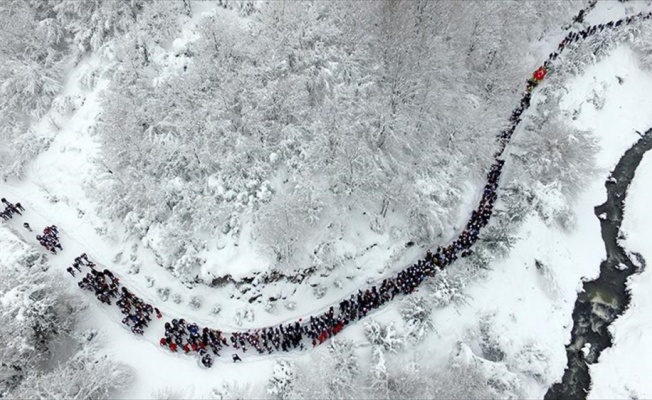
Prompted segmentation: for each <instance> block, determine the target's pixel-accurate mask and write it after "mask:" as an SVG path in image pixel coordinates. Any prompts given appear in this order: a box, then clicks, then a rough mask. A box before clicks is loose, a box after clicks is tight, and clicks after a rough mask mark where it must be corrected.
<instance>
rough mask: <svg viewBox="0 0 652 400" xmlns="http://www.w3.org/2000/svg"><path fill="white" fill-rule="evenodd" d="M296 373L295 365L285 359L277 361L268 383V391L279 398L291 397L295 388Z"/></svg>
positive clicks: (281, 399) (280, 399)
mask: <svg viewBox="0 0 652 400" xmlns="http://www.w3.org/2000/svg"><path fill="white" fill-rule="evenodd" d="M294 375H295V372H294V365H292V364H291V363H290V362H289V361H285V360H279V361H277V362H276V364H274V370H273V372H272V377H271V378H270V380H269V382H268V385H267V393H268V394H269V395H271V396H272V397H273V398H275V399H279V400H283V399H287V398H289V396H290V394H291V392H292V390H293V389H292V386H293V385H294V381H293V379H294Z"/></svg>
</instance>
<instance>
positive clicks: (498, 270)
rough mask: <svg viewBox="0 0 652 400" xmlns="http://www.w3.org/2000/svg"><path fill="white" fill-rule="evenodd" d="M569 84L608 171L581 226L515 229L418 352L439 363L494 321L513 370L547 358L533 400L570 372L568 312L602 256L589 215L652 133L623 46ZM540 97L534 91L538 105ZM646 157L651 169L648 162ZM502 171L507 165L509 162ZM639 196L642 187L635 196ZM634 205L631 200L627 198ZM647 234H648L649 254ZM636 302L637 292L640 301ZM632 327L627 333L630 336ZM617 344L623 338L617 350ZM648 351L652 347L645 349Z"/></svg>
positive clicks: (531, 386)
mask: <svg viewBox="0 0 652 400" xmlns="http://www.w3.org/2000/svg"><path fill="white" fill-rule="evenodd" d="M615 75H619V76H621V77H624V78H625V80H624V83H623V84H622V85H621V84H619V83H618V81H617V79H616V77H615ZM599 85H603V87H604V93H603V94H602V96H603V97H604V98H605V99H606V102H605V105H604V107H603V108H602V109H601V110H596V109H595V108H593V107H590V106H588V105H587V104H586V103H585V102H586V99H589V98H591V97H592V96H593V90H594V88H595V87H596V86H599ZM566 88H567V91H566V93H567V95H566V96H564V97H563V98H562V103H561V105H562V107H563V109H564V110H566V111H567V112H568V113H569V114H571V113H572V112H573V110H576V109H580V108H581V112H580V113H579V116H578V117H577V119H576V120H575V121H573V124H574V125H575V126H576V127H577V128H580V129H590V130H592V131H593V132H594V134H595V136H596V137H597V138H598V139H599V143H600V147H601V151H600V154H599V156H598V162H599V167H600V168H601V170H602V171H601V173H600V174H599V175H598V176H597V177H596V178H594V179H593V180H592V181H591V182H590V185H589V187H588V189H587V190H586V191H585V192H584V193H583V194H582V195H581V196H580V198H579V199H578V201H577V202H576V203H575V204H574V205H573V210H574V212H575V213H576V217H577V221H576V223H575V226H576V228H575V229H574V230H573V231H572V232H564V231H562V230H561V229H559V228H558V227H555V226H547V225H546V224H545V223H544V222H543V221H542V220H541V219H539V218H538V217H536V216H532V217H530V218H529V220H528V221H527V222H526V223H525V224H524V225H523V227H522V229H521V230H520V232H518V234H517V236H518V237H519V238H520V240H519V242H518V243H517V244H516V246H515V248H514V249H513V250H512V251H511V254H510V256H509V257H508V259H506V260H503V261H501V262H497V263H495V264H494V265H492V271H491V272H490V273H489V276H488V277H487V279H486V280H484V281H482V282H479V283H478V284H477V285H474V286H473V287H470V288H467V289H468V294H469V295H470V300H469V303H468V305H465V306H462V307H449V308H445V309H442V310H439V311H436V312H435V316H434V322H435V327H436V330H437V333H436V335H435V337H436V339H433V340H436V343H437V344H436V346H434V345H433V344H432V343H429V344H428V345H427V346H422V347H424V348H423V349H422V350H424V351H427V352H428V354H430V353H432V356H431V357H430V359H432V363H433V364H434V365H442V364H444V363H445V360H446V359H447V358H448V357H449V355H450V354H451V352H453V351H454V349H455V346H456V344H457V343H458V342H459V340H460V338H465V337H467V338H468V337H469V332H471V335H472V337H471V339H469V340H471V341H474V340H475V341H478V340H479V339H478V338H477V337H475V338H473V335H476V336H477V333H473V332H477V329H478V327H477V325H478V321H479V320H482V319H485V320H488V321H489V323H490V330H491V333H492V336H493V337H494V338H495V339H496V340H497V342H498V344H499V348H500V349H501V350H502V351H503V352H504V353H505V362H507V363H508V364H510V363H512V362H513V363H514V364H513V365H512V368H515V369H519V368H522V366H519V363H518V362H516V360H521V359H522V357H523V353H524V352H526V351H528V349H530V348H534V349H535V350H538V351H536V352H534V353H535V354H537V353H540V354H543V355H545V358H542V359H539V360H538V361H537V362H538V363H540V364H541V365H539V366H538V369H539V370H540V373H539V374H538V375H539V376H538V377H537V378H532V379H529V380H528V379H527V376H528V374H530V373H531V372H528V371H525V372H524V375H525V377H526V379H525V382H526V388H525V389H526V393H527V397H532V398H541V397H543V395H544V394H545V392H546V391H547V389H548V387H549V386H550V385H551V384H552V383H554V381H556V380H558V379H561V376H562V374H563V371H564V369H565V367H566V349H565V347H564V345H565V344H566V343H568V342H569V340H570V331H571V329H572V326H573V321H572V317H571V315H572V310H573V306H574V303H575V299H576V297H577V292H578V291H579V290H581V288H582V281H583V280H586V279H591V278H595V277H597V275H598V274H599V266H600V263H601V261H602V260H603V259H604V257H605V250H604V243H603V242H602V238H601V234H600V224H599V220H598V219H597V218H596V216H595V214H594V212H593V211H594V210H593V209H594V207H595V206H596V205H599V204H602V203H603V202H604V201H605V200H606V191H605V189H604V181H605V180H606V179H607V178H608V176H609V171H610V170H611V169H612V168H613V167H614V166H615V164H616V163H617V162H618V160H619V159H620V157H621V156H622V154H623V153H624V152H625V150H627V149H628V148H629V147H630V146H631V145H632V144H633V143H634V142H635V141H636V140H638V139H639V136H638V135H637V134H636V133H635V132H634V131H635V130H639V131H646V130H647V129H648V128H649V127H652V114H650V113H645V112H641V110H650V109H652V97H650V96H649V93H652V74H651V73H650V72H648V71H642V70H640V69H639V67H638V64H637V62H636V61H635V55H634V54H633V53H632V51H631V50H630V49H629V48H628V47H627V46H621V47H619V48H617V49H616V50H615V51H614V52H613V53H612V54H611V55H610V56H609V57H607V58H606V59H604V60H602V61H600V62H599V63H597V64H595V65H593V66H591V67H589V68H587V70H586V73H585V74H583V75H581V76H578V77H575V78H572V79H569V80H568V82H567V84H566ZM535 98H536V94H535V96H534V98H533V100H534V99H535ZM569 119H570V117H569ZM517 134H519V133H517ZM521 134H522V133H521ZM646 157H647V159H648V163H649V159H650V158H652V157H650V156H649V155H648V156H646ZM506 166H509V158H508V160H507V164H506ZM648 168H649V167H648ZM637 177H638V173H637ZM638 182H639V183H638V185H639V186H643V183H642V182H643V180H641V179H640V178H639V181H638ZM648 182H649V181H648ZM648 187H649V185H648ZM634 190H636V189H632V190H631V191H632V192H634ZM647 190H649V189H647ZM640 199H641V200H639V201H640V202H641V204H640V207H641V209H640V210H639V209H638V208H637V209H636V211H635V213H636V215H642V214H643V212H644V210H643V209H642V207H643V204H645V201H644V200H642V199H647V200H648V203H649V199H650V196H649V193H648V196H647V197H645V196H643V195H640ZM632 201H634V200H630V202H632ZM648 216H649V213H648ZM632 220H633V219H632ZM640 222H641V223H640V225H637V227H639V228H644V227H646V226H650V224H649V222H650V221H648V220H640ZM646 222H647V224H646ZM629 224H630V225H628V226H630V227H629V228H626V229H630V230H631V231H632V234H630V235H628V239H627V241H628V243H632V242H631V240H632V239H630V238H632V237H636V238H637V239H636V240H637V241H636V242H635V243H636V244H637V245H638V247H632V249H633V250H635V251H639V250H640V249H644V248H646V247H645V243H646V241H645V240H646V239H645V236H641V235H638V236H637V235H636V234H635V233H634V232H633V231H634V228H633V227H631V222H629ZM635 232H640V230H638V231H635ZM639 237H640V239H639ZM649 238H650V237H649V235H648V236H647V243H648V246H647V248H648V249H649V248H650V247H649ZM632 244H633V243H632ZM535 261H539V262H540V263H542V264H544V265H545V266H547V267H548V268H549V269H550V273H548V274H542V273H540V272H538V271H537V268H536V266H535ZM453 268H455V267H454V266H453ZM635 279H638V278H635ZM635 279H634V281H636V280H635ZM645 284H648V286H647V288H648V290H647V292H648V293H649V292H650V288H652V287H651V286H649V284H650V283H649V282H647V281H645V282H640V283H639V285H640V286H639V287H641V288H642V287H645ZM640 291H641V292H643V291H644V290H643V289H640ZM636 296H637V293H636V292H635V293H634V298H635V299H636ZM648 297H649V295H648ZM635 302H636V301H635ZM648 314H649V311H648V313H647V314H645V313H644V312H641V314H640V315H639V316H638V318H636V319H637V320H641V319H644V318H643V317H642V316H643V315H648ZM639 324H641V322H639ZM642 324H643V325H639V326H640V329H639V328H636V329H634V330H633V332H634V333H632V335H633V336H634V337H638V336H644V335H642V333H641V332H643V331H644V330H645V329H648V328H649V326H648V325H649V324H647V323H642ZM627 329H628V328H623V330H625V331H626V330H627ZM617 331H618V330H617ZM628 336H629V335H628ZM618 343H619V341H618V340H617V345H618ZM647 349H649V350H652V346H650V344H649V343H648V344H647ZM474 351H476V352H477V353H481V349H479V348H477V347H476V348H474ZM607 354H611V353H610V351H606V352H605V353H604V355H603V356H602V359H605V358H606V357H607ZM645 354H646V355H649V354H648V353H645ZM602 359H601V360H602ZM649 359H650V358H649V357H647V358H645V360H649ZM512 360H513V361H512ZM629 361H630V362H629V364H628V368H629V370H631V369H637V371H638V373H637V374H636V375H633V378H632V379H634V380H635V381H640V380H641V379H643V377H645V376H646V372H649V371H650V370H651V369H650V365H649V362H648V364H647V366H648V367H647V368H639V367H637V365H641V360H640V359H638V357H637V359H636V361H633V360H632V359H629ZM624 363H625V362H623V364H624ZM600 365H601V363H600V364H598V367H593V369H592V371H600V369H599V368H600V367H599V366H600ZM615 368H618V367H615ZM629 370H625V369H623V370H621V371H629ZM608 371H609V372H603V373H600V374H599V378H598V377H596V378H597V380H599V381H601V382H602V383H603V384H605V385H608V384H609V383H608V382H620V383H619V386H620V387H622V385H626V384H627V383H626V382H628V380H627V379H626V377H625V375H627V373H628V372H621V373H619V374H618V377H616V376H614V375H613V371H614V369H612V368H611V367H609V369H608ZM596 373H597V372H596ZM643 381H644V379H643ZM596 393H597V394H596V396H595V398H622V397H625V395H623V393H624V392H622V391H620V392H615V391H600V392H596ZM639 393H640V397H641V398H645V397H646V396H645V394H647V397H650V392H649V390H648V391H643V390H642V389H641V390H640V392H639Z"/></svg>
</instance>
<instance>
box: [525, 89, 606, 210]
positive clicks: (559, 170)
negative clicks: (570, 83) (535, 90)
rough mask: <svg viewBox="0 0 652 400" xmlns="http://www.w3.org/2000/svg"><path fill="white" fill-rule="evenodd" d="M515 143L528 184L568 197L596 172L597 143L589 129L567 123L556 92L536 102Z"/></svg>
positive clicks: (570, 198)
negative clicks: (580, 128)
mask: <svg viewBox="0 0 652 400" xmlns="http://www.w3.org/2000/svg"><path fill="white" fill-rule="evenodd" d="M514 145H515V147H516V148H517V149H518V151H516V152H514V156H515V159H516V160H517V161H518V164H519V166H520V167H521V168H522V169H523V170H524V171H525V173H526V174H527V176H528V178H529V180H530V182H531V184H534V183H539V184H541V185H543V186H544V187H550V186H552V187H555V188H556V189H557V190H558V191H559V192H560V193H561V194H562V195H563V196H564V197H565V198H566V199H567V200H569V201H572V200H574V199H575V198H576V197H577V196H578V195H579V194H580V193H581V192H582V190H583V189H584V188H585V185H586V182H588V181H589V179H588V178H590V177H592V176H594V175H595V174H596V172H597V167H596V160H595V157H596V155H597V152H598V150H599V146H598V143H597V141H596V139H595V137H594V136H593V134H592V133H591V132H588V131H583V130H579V129H576V128H573V127H571V126H570V125H568V122H567V121H566V119H565V118H564V117H563V116H562V115H561V111H560V109H559V94H553V93H551V94H549V95H548V96H547V97H546V100H545V101H543V102H541V103H539V104H538V105H537V113H536V114H533V115H532V116H531V117H530V118H529V119H528V120H527V122H526V125H525V129H524V131H523V132H522V133H520V134H518V135H516V136H515V138H514Z"/></svg>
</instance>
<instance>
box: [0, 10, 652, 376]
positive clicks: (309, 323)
mask: <svg viewBox="0 0 652 400" xmlns="http://www.w3.org/2000/svg"><path fill="white" fill-rule="evenodd" d="M594 5H595V3H591V4H590V6H589V7H593V6H594ZM584 16H585V13H584V12H583V11H581V12H580V14H578V17H576V18H575V22H578V23H581V22H582V21H583V19H584ZM636 19H652V13H647V14H643V13H639V14H638V15H636V16H631V17H627V18H624V19H621V20H618V21H612V22H609V23H606V24H599V25H594V26H590V27H587V28H585V29H583V30H581V31H578V32H571V33H569V34H568V35H567V36H566V37H565V38H564V39H563V40H562V42H561V43H560V44H559V46H558V48H557V51H556V52H553V53H550V55H549V57H548V59H547V60H546V61H545V62H544V64H543V65H542V66H541V67H540V68H539V69H538V70H537V71H535V74H534V76H533V78H532V79H529V80H528V81H527V84H526V87H525V92H524V94H523V97H522V98H521V101H520V103H519V105H518V106H517V107H516V108H515V109H514V110H513V111H512V114H511V116H510V118H509V126H508V128H507V129H505V130H503V131H502V132H501V133H500V134H499V136H498V143H499V150H498V151H497V152H496V154H495V162H494V164H493V165H492V166H491V167H490V169H489V172H488V173H487V176H486V178H487V180H486V182H487V183H486V184H485V186H484V188H483V192H482V197H481V200H480V202H479V205H478V207H477V208H476V209H475V210H473V211H472V213H471V216H470V219H469V221H468V223H467V224H466V226H465V228H464V230H463V231H462V232H461V233H460V235H459V236H458V237H457V238H456V239H455V240H454V241H453V242H452V243H450V244H449V245H448V246H445V247H438V248H437V250H436V251H435V252H434V253H432V252H430V251H428V252H426V255H425V258H424V259H422V260H419V261H417V262H416V263H415V264H413V265H411V266H409V267H408V268H406V269H404V270H402V271H400V272H398V273H397V274H396V275H395V276H393V277H389V278H386V279H384V280H383V281H382V282H381V283H380V284H379V285H377V286H372V287H371V288H368V289H366V290H364V291H363V290H358V292H357V293H356V294H352V295H351V296H350V298H348V299H344V300H342V301H341V302H340V303H339V305H338V308H337V309H335V307H334V306H331V307H330V308H329V309H328V311H326V312H324V313H322V314H320V315H317V316H310V317H309V319H308V320H305V321H304V320H302V319H299V320H298V321H295V322H292V323H288V324H281V325H279V326H277V327H266V328H262V329H255V330H248V331H245V332H232V333H224V332H222V331H220V330H217V329H211V328H208V327H203V328H202V327H200V326H199V325H197V324H196V323H192V322H186V321H185V320H183V319H178V320H177V319H173V320H172V321H171V322H167V323H165V332H164V335H163V337H162V338H161V339H160V341H159V344H160V346H161V347H165V348H167V349H169V350H170V351H172V352H183V353H186V354H189V353H196V354H197V355H199V357H200V361H201V363H202V365H203V366H205V367H207V368H210V367H211V366H212V365H213V356H216V357H219V356H220V353H221V352H223V351H224V350H225V348H227V347H228V348H230V349H232V351H236V350H237V351H241V352H242V353H245V352H246V351H247V350H248V349H253V351H255V352H257V353H259V354H271V353H274V352H280V351H283V352H288V351H290V350H292V349H300V350H304V349H306V348H307V346H309V345H310V344H311V345H312V346H313V347H314V346H317V345H319V344H321V343H323V342H324V341H326V340H328V339H329V338H330V337H332V336H334V335H337V334H338V333H339V332H340V331H342V329H344V327H345V326H346V325H348V324H350V323H351V322H353V321H356V320H359V319H361V318H364V317H365V316H367V314H369V312H371V311H372V310H373V309H377V308H379V307H381V306H382V305H384V304H385V303H387V302H389V301H391V300H393V299H394V298H395V296H396V295H399V294H403V295H407V294H410V293H412V292H414V290H416V288H418V287H419V285H421V283H422V282H423V281H424V280H425V279H426V278H427V277H431V276H434V275H435V273H436V272H437V269H443V268H445V267H446V266H448V265H450V264H451V263H453V262H454V261H455V260H457V259H458V258H459V257H467V256H469V255H470V254H472V247H473V245H474V244H475V243H476V242H477V241H478V239H479V234H480V231H481V229H482V228H483V227H485V226H486V225H487V224H488V223H489V219H490V217H491V215H492V213H493V209H494V204H495V202H496V200H497V198H498V195H497V189H498V183H499V180H500V177H501V173H502V169H503V166H504V160H503V159H501V157H502V155H503V153H504V150H505V148H506V145H507V144H508V143H509V141H510V140H511V138H512V136H513V134H514V132H515V130H516V127H517V126H518V124H519V123H520V122H521V116H522V114H523V112H525V111H526V110H527V109H528V108H529V107H530V102H531V92H532V90H533V89H534V88H536V87H537V85H538V84H539V83H540V82H541V81H542V80H543V78H544V77H545V74H546V72H547V71H548V67H549V66H550V64H551V62H552V61H554V60H556V59H557V58H558V57H559V55H560V54H561V53H562V52H563V50H564V49H565V48H566V46H567V45H568V44H570V43H574V42H576V41H579V40H583V39H586V38H587V37H588V36H590V35H593V34H596V33H597V32H602V31H603V30H605V29H615V28H618V27H620V26H622V25H628V24H630V23H631V22H633V21H634V20H636ZM2 203H3V204H4V206H5V209H4V211H2V213H1V214H0V215H1V216H2V218H3V219H4V220H9V219H11V218H12V217H13V216H14V215H15V214H19V215H22V213H21V211H24V210H25V209H24V208H23V207H22V206H21V205H20V203H16V204H15V205H14V204H12V203H9V202H8V201H7V200H6V199H4V198H3V199H2ZM25 227H26V228H28V229H30V230H31V228H29V225H26V226H25ZM37 239H38V240H39V242H40V243H41V244H42V245H43V246H44V247H46V248H47V249H48V250H49V251H51V252H52V253H54V254H56V249H57V248H58V249H59V250H62V248H61V245H60V243H59V239H58V230H57V227H56V226H54V225H53V226H49V227H46V228H45V229H44V231H43V235H40V236H37ZM82 267H87V268H89V269H90V272H88V273H87V274H86V276H85V277H84V278H83V279H82V280H81V281H80V282H79V283H78V284H79V287H80V288H82V289H86V290H90V291H93V292H94V293H95V295H96V297H97V298H98V299H99V300H100V301H101V302H103V303H106V304H107V305H111V304H112V299H114V300H116V305H117V306H118V307H119V308H120V311H121V312H122V313H123V314H124V315H125V317H124V319H123V320H122V322H123V323H124V324H125V325H127V326H129V327H130V329H131V331H132V332H133V333H135V334H140V335H142V334H143V330H144V328H146V327H147V326H148V323H149V322H151V321H152V317H151V316H152V314H153V313H156V316H157V317H158V318H159V319H160V318H161V317H162V316H161V313H160V312H159V310H158V309H157V308H154V307H152V306H151V305H150V304H147V303H145V302H143V301H142V299H140V298H139V297H137V296H136V295H134V294H133V293H132V292H130V291H129V290H128V289H127V288H126V287H124V286H121V285H120V281H119V279H118V278H117V277H116V276H115V275H114V274H113V273H111V271H109V270H108V269H104V270H103V271H99V270H98V269H97V268H96V264H95V263H93V262H92V261H90V260H89V259H88V257H87V255H86V254H82V255H81V256H79V257H77V258H75V261H74V263H73V264H72V266H70V267H68V269H67V271H68V272H69V273H70V274H71V275H72V276H73V277H74V276H75V271H77V272H79V273H81V272H82ZM211 353H212V354H213V355H211ZM232 358H233V362H237V361H242V360H241V358H240V356H239V355H238V354H237V353H233V354H232Z"/></svg>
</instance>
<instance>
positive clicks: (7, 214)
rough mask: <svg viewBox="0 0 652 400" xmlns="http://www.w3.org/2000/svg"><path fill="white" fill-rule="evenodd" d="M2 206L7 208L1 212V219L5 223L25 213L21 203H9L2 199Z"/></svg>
mask: <svg viewBox="0 0 652 400" xmlns="http://www.w3.org/2000/svg"><path fill="white" fill-rule="evenodd" d="M2 205H4V206H5V209H4V210H3V211H0V218H2V219H3V220H5V221H9V220H10V219H12V218H13V217H14V215H15V214H18V215H23V213H22V211H25V208H23V206H22V205H20V203H16V204H12V203H10V202H8V201H7V199H5V198H4V197H3V198H2Z"/></svg>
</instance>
